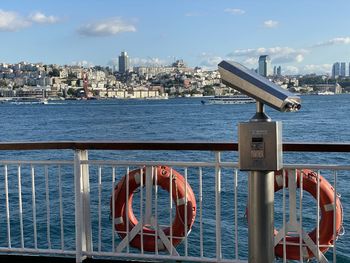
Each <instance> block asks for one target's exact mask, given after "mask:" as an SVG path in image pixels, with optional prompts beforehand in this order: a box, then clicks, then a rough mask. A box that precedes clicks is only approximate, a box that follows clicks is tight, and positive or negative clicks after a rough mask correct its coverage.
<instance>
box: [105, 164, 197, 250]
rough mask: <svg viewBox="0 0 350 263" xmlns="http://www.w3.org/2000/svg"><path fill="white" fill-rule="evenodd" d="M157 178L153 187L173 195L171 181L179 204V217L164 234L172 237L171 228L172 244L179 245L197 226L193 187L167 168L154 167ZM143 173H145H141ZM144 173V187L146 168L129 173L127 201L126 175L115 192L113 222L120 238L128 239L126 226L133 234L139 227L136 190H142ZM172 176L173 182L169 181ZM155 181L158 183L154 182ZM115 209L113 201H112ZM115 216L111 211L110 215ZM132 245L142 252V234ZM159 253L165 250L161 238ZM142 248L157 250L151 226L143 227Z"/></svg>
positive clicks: (177, 216) (137, 236)
mask: <svg viewBox="0 0 350 263" xmlns="http://www.w3.org/2000/svg"><path fill="white" fill-rule="evenodd" d="M154 169H155V171H156V174H157V176H154V178H153V184H154V185H155V184H157V185H158V186H160V187H161V188H162V189H164V190H166V191H168V192H170V182H171V184H172V185H171V187H172V193H171V195H172V198H173V200H174V202H175V205H176V215H175V217H174V219H173V222H172V225H171V226H169V227H166V228H163V229H162V230H163V232H164V234H165V235H166V236H168V237H169V236H170V232H171V230H170V229H172V236H173V238H172V244H173V246H176V245H178V244H180V242H181V241H182V240H183V239H184V237H185V236H186V235H187V233H188V232H189V231H190V230H191V227H192V225H193V223H194V220H195V217H196V198H195V196H194V193H193V191H192V188H191V186H190V185H189V184H188V182H186V180H185V178H184V177H183V176H182V175H181V174H180V173H178V172H177V171H175V170H174V169H171V168H169V167H167V166H157V167H155V168H154ZM141 171H142V172H141ZM141 174H142V176H143V177H142V178H143V182H144V183H143V185H145V180H146V176H145V175H146V169H145V168H143V169H136V170H133V171H130V172H129V175H128V178H129V180H128V181H129V183H128V185H129V194H128V197H127V199H126V193H127V192H126V191H127V190H126V186H127V185H126V179H127V175H125V176H124V177H123V178H122V179H121V180H120V182H119V183H118V185H117V186H116V187H115V189H114V200H115V201H114V204H115V205H114V213H115V216H114V222H115V230H116V231H117V233H118V234H119V236H120V237H121V238H124V237H125V236H126V231H127V224H129V231H131V230H132V229H133V228H134V227H135V226H136V225H137V224H138V220H137V218H136V217H135V215H134V212H133V209H132V202H133V195H134V192H135V190H136V189H137V188H138V187H140V182H141ZM170 175H172V179H171V180H170ZM155 178H156V180H155ZM186 192H187V206H186V205H185V203H186ZM126 206H128V219H129V221H128V222H127V216H126V210H127V209H126ZM186 207H187V220H185V214H186V213H185V209H186ZM111 208H112V202H111ZM111 214H112V212H111ZM185 222H187V231H188V232H187V233H185V229H186V227H185ZM130 245H131V246H133V247H136V248H139V249H141V234H140V233H138V234H137V235H136V236H135V237H134V238H133V239H132V240H131V242H130ZM157 245H158V250H164V249H165V246H164V244H163V243H162V242H161V241H160V240H159V239H158V244H157ZM143 249H144V250H145V251H155V231H154V229H152V228H150V227H148V226H147V225H144V226H143Z"/></svg>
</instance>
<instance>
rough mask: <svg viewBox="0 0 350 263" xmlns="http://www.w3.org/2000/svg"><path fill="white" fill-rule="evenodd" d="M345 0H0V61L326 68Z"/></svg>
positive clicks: (338, 56)
mask: <svg viewBox="0 0 350 263" xmlns="http://www.w3.org/2000/svg"><path fill="white" fill-rule="evenodd" d="M349 10H350V1H348V0H334V1H320V0H317V1H316V0H307V1H306V0H304V1H301V0H294V1H283V0H281V1H276V0H275V1H272V0H264V1H258V0H256V1H248V0H245V1H241V0H221V1H214V0H177V1H167V0H153V1H147V0H143V1H141V0H128V1H119V0H114V1H113V0H95V1H92V0H70V1H65V0H61V1H57V0H56V1H51V0H45V1H44V0H11V1H5V0H2V1H1V2H0V39H1V41H0V50H1V51H0V63H1V62H6V63H16V62H20V61H28V62H44V63H56V64H74V63H79V64H84V65H89V64H93V65H103V66H105V65H109V64H113V63H115V61H116V58H117V57H118V55H119V54H120V52H121V51H124V50H125V51H127V52H128V54H129V56H130V58H131V61H132V64H133V65H158V64H164V65H166V64H169V63H171V62H172V61H174V59H184V61H185V62H186V63H187V64H188V65H189V66H201V67H204V68H216V65H217V64H218V63H219V62H220V61H221V60H222V59H231V60H235V61H238V62H241V63H243V64H244V65H246V66H247V67H249V68H255V67H256V66H257V59H258V57H259V55H261V54H268V55H270V57H271V59H272V64H273V65H281V66H282V70H283V72H284V73H312V72H316V73H322V72H329V73H330V68H331V65H332V64H333V63H334V62H336V61H345V62H349V61H350V16H349V14H348V12H349Z"/></svg>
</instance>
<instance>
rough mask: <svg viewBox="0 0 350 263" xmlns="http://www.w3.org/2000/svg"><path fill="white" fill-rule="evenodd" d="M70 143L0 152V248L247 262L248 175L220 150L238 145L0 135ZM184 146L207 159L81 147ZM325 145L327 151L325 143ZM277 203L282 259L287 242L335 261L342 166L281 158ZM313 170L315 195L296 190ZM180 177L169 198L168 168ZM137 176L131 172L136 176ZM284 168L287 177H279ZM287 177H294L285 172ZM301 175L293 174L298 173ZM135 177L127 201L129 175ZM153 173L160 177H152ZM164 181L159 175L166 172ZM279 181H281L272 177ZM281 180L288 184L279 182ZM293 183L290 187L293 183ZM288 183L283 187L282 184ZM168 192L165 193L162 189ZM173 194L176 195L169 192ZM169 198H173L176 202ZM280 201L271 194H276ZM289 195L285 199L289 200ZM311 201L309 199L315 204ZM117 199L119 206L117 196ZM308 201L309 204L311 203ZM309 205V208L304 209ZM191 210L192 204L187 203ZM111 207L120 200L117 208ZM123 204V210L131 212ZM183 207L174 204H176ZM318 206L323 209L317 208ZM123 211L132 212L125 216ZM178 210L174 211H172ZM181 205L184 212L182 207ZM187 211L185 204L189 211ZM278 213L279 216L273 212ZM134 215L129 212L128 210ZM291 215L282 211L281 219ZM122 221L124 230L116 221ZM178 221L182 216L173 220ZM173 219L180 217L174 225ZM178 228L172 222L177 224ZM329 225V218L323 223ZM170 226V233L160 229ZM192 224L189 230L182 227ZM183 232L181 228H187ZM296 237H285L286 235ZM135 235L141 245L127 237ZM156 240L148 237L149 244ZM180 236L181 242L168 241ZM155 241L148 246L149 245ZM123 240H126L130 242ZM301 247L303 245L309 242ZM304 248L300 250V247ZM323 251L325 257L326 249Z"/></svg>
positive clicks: (301, 147)
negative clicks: (51, 155)
mask: <svg viewBox="0 0 350 263" xmlns="http://www.w3.org/2000/svg"><path fill="white" fill-rule="evenodd" d="M309 146H310V147H309V150H310V151H322V152H332V151H337V149H338V150H339V151H342V152H344V151H345V152H350V145H345V144H329V145H324V144H323V145H321V144H319V145H317V144H309ZM43 149H45V150H49V149H60V150H63V149H73V150H74V153H75V154H74V159H73V160H49V161H47V160H45V161H42V160H41V161H36V160H0V176H1V178H3V179H2V180H0V187H1V188H2V189H4V192H2V193H1V194H0V199H1V202H0V203H1V205H0V215H1V218H0V229H1V234H0V252H2V253H16V254H22V253H26V254H36V255H43V254H48V255H62V256H70V257H71V256H75V257H76V261H77V262H81V261H82V260H84V258H86V257H97V258H99V257H102V258H112V259H113V258H114V259H116V258H129V259H139V260H150V259H151V260H179V261H191V262H246V261H247V258H248V255H247V254H248V248H247V231H248V229H247V223H246V219H245V216H246V213H247V214H248V215H249V211H246V202H247V191H246V187H247V176H248V175H247V174H246V173H244V172H240V171H239V170H238V168H237V163H235V162H231V161H222V159H223V158H222V156H221V155H222V153H223V152H230V151H235V150H237V148H236V144H229V143H217V144H215V143H207V144H205V143H158V144H157V143H137V142H134V143H128V142H124V143H107V142H103V143H82V142H65V143H37V144H36V143H22V144H21V143H6V144H0V150H6V151H8V150H16V151H19V150H43ZM181 149H182V150H188V151H208V152H213V155H211V157H210V160H209V161H169V160H156V161H140V160H137V161H133V160H122V159H120V158H118V159H117V160H113V158H112V159H111V160H106V159H89V158H88V150H149V151H160V150H163V151H164V150H181ZM307 149H308V145H305V144H285V145H284V150H287V151H294V150H297V151H307ZM327 149H328V150H327ZM159 167H169V169H170V170H168V171H170V172H169V175H170V176H168V180H169V183H168V184H167V186H168V188H167V189H163V188H162V187H160V186H158V184H156V183H154V182H155V181H156V182H157V177H159V176H161V175H160V174H159V173H158V172H157V171H158V170H157V169H159ZM284 169H285V172H283V173H282V174H281V175H280V178H282V193H281V191H279V192H277V193H276V195H277V197H279V200H280V201H281V202H280V203H279V204H277V206H275V207H276V208H275V215H276V217H275V222H276V224H275V225H276V231H278V233H277V232H276V236H275V244H276V245H279V246H281V247H282V256H281V261H283V262H286V260H287V259H288V254H289V252H288V249H290V248H291V247H293V246H296V247H298V249H299V251H300V253H299V254H298V255H299V257H298V258H297V260H299V261H300V262H303V260H304V257H305V253H307V251H311V252H308V253H309V254H310V253H312V254H313V255H314V256H315V258H316V260H317V261H319V262H336V260H337V242H336V239H337V236H338V235H339V234H341V233H340V232H341V231H338V230H339V229H337V228H336V227H335V226H336V224H335V221H336V220H337V215H338V212H339V209H341V208H339V206H338V205H337V203H336V200H337V194H338V192H337V191H338V187H337V182H338V181H339V178H338V177H339V176H343V174H344V173H346V174H349V171H350V166H346V165H330V164H317V165H311V164H307V165H285V166H284ZM304 169H312V170H314V171H315V174H316V177H315V178H316V182H317V188H316V189H317V191H316V201H314V200H313V198H310V196H309V197H308V196H307V195H305V193H303V192H304V191H300V190H298V189H302V188H303V176H302V175H303V172H302V171H303V170H304ZM176 171H177V172H178V173H179V174H181V175H182V176H183V178H184V179H183V180H184V181H183V182H182V183H183V184H184V185H185V187H184V196H183V198H182V199H183V200H180V199H181V198H177V199H176V195H174V194H173V193H175V187H177V184H174V183H172V181H173V179H174V176H173V175H174V174H175V173H177V172H176ZM136 174H138V176H136ZM287 174H289V176H287ZM291 175H294V176H291ZM320 175H322V176H324V177H325V178H326V179H327V180H328V181H330V182H331V183H332V187H333V188H334V204H333V206H332V204H328V205H330V206H331V207H333V210H332V211H333V213H334V216H333V220H334V222H333V228H332V233H333V236H334V238H333V239H334V242H333V243H332V244H328V245H327V247H329V248H330V249H329V251H330V252H329V253H328V254H326V255H324V254H323V253H322V252H321V251H323V250H325V249H323V247H324V246H325V245H324V244H320V242H319V241H320V225H319V222H320V220H321V218H320V214H322V213H321V212H322V211H321V210H320V203H321V201H322V200H321V198H320ZM298 176H299V177H298ZM131 177H132V178H133V180H138V181H137V185H136V186H135V185H134V188H135V187H136V190H135V191H134V195H133V197H132V200H130V194H131V190H130V182H132V183H133V181H130V178H131ZM158 179H159V178H158ZM123 180H124V184H125V185H124V187H126V189H125V198H124V199H125V200H129V203H130V206H129V205H126V206H125V207H124V208H123V209H124V212H125V213H124V214H118V215H116V205H118V206H123V205H124V204H123V203H120V202H119V199H116V195H117V194H119V193H118V192H116V187H118V183H119V182H123ZM164 180H167V179H164ZM280 182H281V181H280ZM187 183H188V184H189V185H190V186H191V188H192V190H193V192H194V196H195V202H196V204H197V205H196V207H195V214H196V217H195V220H194V222H193V224H192V225H191V224H189V222H188V221H189V220H190V218H189V214H188V213H191V211H190V210H189V209H188V207H189V206H190V204H189V199H191V195H190V191H191V190H190V189H189V188H188V187H187ZM286 185H288V186H289V187H288V188H286V187H285V186H286ZM293 186H294V187H293ZM287 189H288V190H287ZM170 193H171V194H170ZM174 196H175V198H174ZM175 199H176V200H175ZM276 199H278V198H276ZM287 199H288V201H289V202H287ZM314 202H316V204H314ZM116 203H118V204H116ZM311 205H313V206H311ZM312 207H313V209H312ZM192 208H193V207H192ZM118 209H119V207H118ZM130 209H131V210H130ZM181 209H182V210H181ZM322 209H323V208H322ZM130 211H131V212H132V214H130ZM179 211H180V212H179ZM181 211H183V212H181ZM192 212H193V211H192ZM279 212H281V214H282V216H281V215H280V214H279ZM130 215H134V216H135V218H131V217H130ZM176 217H177V218H180V219H181V220H182V221H184V222H182V227H183V231H184V234H183V235H181V236H175V235H174V231H175V230H174V228H173V227H171V226H172V225H173V222H174V220H175V218H176ZM288 217H289V218H288ZM120 220H122V221H123V220H125V221H126V222H129V221H132V222H136V223H135V224H129V223H125V224H124V225H125V231H123V230H120V228H118V224H120V222H121V221H120ZM181 220H180V221H181ZM180 225H181V224H180ZM310 225H311V226H312V227H313V226H315V228H316V238H315V240H312V239H311V241H310V238H308V236H309V235H308V232H309V233H310V232H312V231H309V229H308V228H310ZM176 227H178V226H176ZM331 227H332V226H331ZM166 228H168V229H169V231H166V230H165V229H166ZM189 231H190V233H188V232H189ZM187 233H188V234H187ZM293 235H294V236H298V237H299V239H298V242H290V239H289V237H290V236H293ZM135 237H138V238H139V243H137V242H136V243H137V244H136V245H137V246H138V247H139V248H135V247H134V246H135V243H131V241H133V240H134V239H135ZM153 238H154V241H153V242H151V241H150V240H152V239H153ZM176 238H178V239H181V240H182V242H181V244H180V245H179V246H175V245H174V244H173V242H174V240H176ZM147 242H148V243H152V244H154V245H153V247H152V249H153V251H149V249H146V247H147V245H149V244H148V243H147ZM130 243H131V244H130ZM307 249H309V250H307ZM305 251H306V252H305ZM329 254H331V256H329Z"/></svg>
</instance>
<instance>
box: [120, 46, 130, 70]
mask: <svg viewBox="0 0 350 263" xmlns="http://www.w3.org/2000/svg"><path fill="white" fill-rule="evenodd" d="M128 69H129V57H128V54H127V53H126V52H125V51H123V52H122V53H121V54H120V56H119V73H125V72H127V71H128Z"/></svg>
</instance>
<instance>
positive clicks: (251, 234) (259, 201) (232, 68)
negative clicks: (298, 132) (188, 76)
mask: <svg viewBox="0 0 350 263" xmlns="http://www.w3.org/2000/svg"><path fill="white" fill-rule="evenodd" d="M218 66H219V72H220V75H221V80H222V83H224V84H225V85H227V86H230V87H232V88H234V89H235V90H238V91H240V92H241V93H243V94H246V95H248V96H250V97H252V98H254V99H255V100H256V113H255V115H254V116H253V117H252V119H250V121H249V122H243V123H239V124H238V151H239V169H240V170H243V171H249V172H250V173H249V178H248V227H249V228H248V229H249V230H248V246H249V262H250V263H251V262H254V263H256V262H263V263H270V262H274V216H273V213H274V171H277V170H280V169H282V167H283V160H282V122H280V121H272V120H271V119H270V117H269V116H267V115H266V113H265V111H264V105H265V104H266V105H268V106H270V107H272V108H274V109H276V110H278V111H281V112H288V111H298V110H299V109H300V107H301V105H300V98H299V97H298V96H295V95H294V94H292V93H290V92H288V91H287V90H284V89H282V88H281V87H279V86H278V85H276V84H274V83H272V82H271V81H269V80H268V79H267V78H265V77H263V76H260V75H258V74H257V73H255V72H254V71H252V70H249V69H247V68H246V67H244V66H242V65H241V64H239V63H236V62H227V61H225V60H223V61H222V62H220V63H219V65H218Z"/></svg>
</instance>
